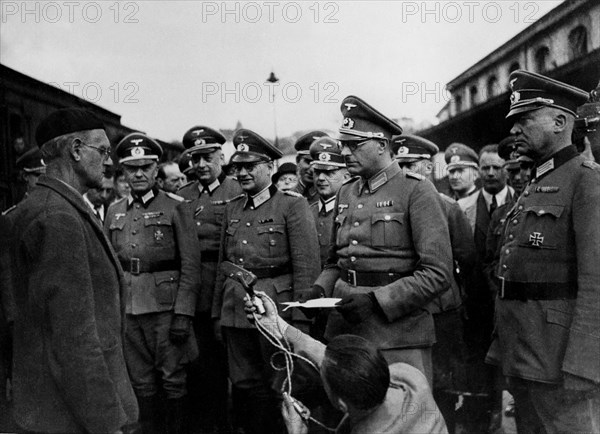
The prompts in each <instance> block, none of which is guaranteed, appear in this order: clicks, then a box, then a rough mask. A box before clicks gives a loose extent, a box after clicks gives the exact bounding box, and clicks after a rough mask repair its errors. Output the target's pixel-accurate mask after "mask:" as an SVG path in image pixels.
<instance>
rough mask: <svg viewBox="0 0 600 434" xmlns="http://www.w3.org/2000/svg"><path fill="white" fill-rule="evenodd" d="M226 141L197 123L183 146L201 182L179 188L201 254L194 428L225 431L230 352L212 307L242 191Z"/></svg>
mask: <svg viewBox="0 0 600 434" xmlns="http://www.w3.org/2000/svg"><path fill="white" fill-rule="evenodd" d="M224 143H225V137H224V136H223V135H222V134H221V133H220V132H218V131H216V130H214V129H212V128H209V127H206V126H195V127H192V128H190V129H189V130H188V131H187V132H186V133H185V135H184V136H183V146H184V147H185V148H186V154H187V155H189V156H190V158H191V162H192V168H193V171H194V173H195V175H196V178H197V181H194V182H192V183H190V184H188V185H186V186H185V187H184V188H182V189H181V190H179V191H178V194H179V195H181V196H182V197H183V198H185V199H186V200H188V201H190V206H191V208H192V211H193V214H194V220H195V224H196V234H197V236H198V240H199V241H200V243H199V245H200V249H201V256H202V263H201V278H202V291H201V292H200V294H199V295H198V297H197V302H196V314H195V316H194V331H195V334H196V339H197V340H198V348H199V350H200V353H201V354H202V357H200V358H198V360H197V361H196V362H195V363H194V364H193V365H192V366H190V377H189V379H188V383H189V384H190V404H191V405H193V406H194V408H193V411H192V412H191V414H190V416H191V417H192V423H193V428H199V429H212V428H214V427H216V428H217V429H219V430H221V431H225V430H226V429H227V426H226V425H227V356H226V353H225V349H224V347H223V345H222V344H221V343H220V342H218V341H217V336H215V334H214V332H213V326H212V320H211V309H212V303H213V294H214V286H215V279H216V274H217V262H218V260H219V245H220V235H221V226H222V225H223V214H224V212H225V205H226V204H227V203H228V202H230V201H231V200H232V199H233V198H236V197H238V196H240V195H241V194H242V189H241V188H240V185H239V184H238V183H237V181H235V180H234V179H231V178H229V177H227V176H225V173H224V172H223V164H224V157H223V151H222V149H221V147H222V146H223V144H224ZM211 425H213V426H211Z"/></svg>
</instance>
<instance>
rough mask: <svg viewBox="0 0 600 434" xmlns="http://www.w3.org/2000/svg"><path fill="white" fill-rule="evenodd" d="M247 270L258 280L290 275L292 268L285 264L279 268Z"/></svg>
mask: <svg viewBox="0 0 600 434" xmlns="http://www.w3.org/2000/svg"><path fill="white" fill-rule="evenodd" d="M247 270H248V271H249V272H251V273H252V274H254V275H256V277H258V278H259V279H268V278H273V277H277V276H282V275H284V274H290V273H291V272H292V266H291V265H289V264H287V265H281V266H279V267H265V268H247Z"/></svg>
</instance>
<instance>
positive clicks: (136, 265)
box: [129, 258, 140, 274]
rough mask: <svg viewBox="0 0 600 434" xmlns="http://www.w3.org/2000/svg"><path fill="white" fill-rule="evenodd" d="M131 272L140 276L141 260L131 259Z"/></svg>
mask: <svg viewBox="0 0 600 434" xmlns="http://www.w3.org/2000/svg"><path fill="white" fill-rule="evenodd" d="M129 272H130V273H131V274H140V258H131V261H130V263H129Z"/></svg>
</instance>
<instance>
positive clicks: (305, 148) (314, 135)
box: [294, 131, 327, 155]
mask: <svg viewBox="0 0 600 434" xmlns="http://www.w3.org/2000/svg"><path fill="white" fill-rule="evenodd" d="M324 136H327V134H326V133H324V132H323V131H311V132H310V133H308V134H305V135H303V136H302V137H300V138H299V139H298V140H296V143H295V144H294V149H295V150H296V152H297V153H298V155H309V154H310V145H312V142H314V141H315V140H317V139H318V138H319V137H324Z"/></svg>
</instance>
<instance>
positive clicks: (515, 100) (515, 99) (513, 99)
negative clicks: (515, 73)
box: [510, 90, 521, 104]
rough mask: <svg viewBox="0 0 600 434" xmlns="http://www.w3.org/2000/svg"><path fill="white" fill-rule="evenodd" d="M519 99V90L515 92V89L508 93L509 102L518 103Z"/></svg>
mask: <svg viewBox="0 0 600 434" xmlns="http://www.w3.org/2000/svg"><path fill="white" fill-rule="evenodd" d="M520 99H521V94H520V93H519V92H517V91H516V90H515V91H514V92H513V93H512V94H511V95H510V103H511V104H516V103H518V102H519V100H520Z"/></svg>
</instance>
